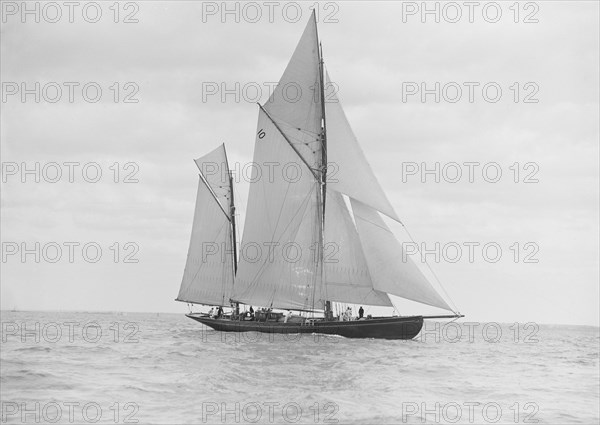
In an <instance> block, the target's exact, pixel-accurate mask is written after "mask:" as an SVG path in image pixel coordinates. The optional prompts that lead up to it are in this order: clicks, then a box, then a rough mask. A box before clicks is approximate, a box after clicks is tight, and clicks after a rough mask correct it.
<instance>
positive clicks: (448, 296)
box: [401, 223, 460, 314]
mask: <svg viewBox="0 0 600 425" xmlns="http://www.w3.org/2000/svg"><path fill="white" fill-rule="evenodd" d="M401 224H402V227H404V231H405V232H406V234H407V235H408V237H409V238H410V240H411V242H412V243H414V244H415V245H417V242H415V240H414V238H413V237H412V235H411V234H410V232H409V231H408V229H407V228H406V226H405V225H404V223H401ZM417 250H419V253H420V252H421V250H420V249H419V247H418V245H417ZM424 260H425V261H424V262H425V265H427V268H428V269H429V271H430V272H431V274H432V275H433V277H434V278H435V280H436V281H437V283H438V285H440V288H442V291H444V294H445V295H446V297H447V298H448V301H450V303H451V304H452V307H454V309H453V310H452V311H453V312H454V313H457V314H460V312H459V311H458V307H457V305H456V303H455V302H454V300H453V299H452V297H451V296H450V294H448V291H446V288H444V285H442V282H441V281H440V279H439V278H438V276H437V274H436V273H435V272H434V271H433V268H432V267H431V266H430V265H429V263H428V262H427V258H424Z"/></svg>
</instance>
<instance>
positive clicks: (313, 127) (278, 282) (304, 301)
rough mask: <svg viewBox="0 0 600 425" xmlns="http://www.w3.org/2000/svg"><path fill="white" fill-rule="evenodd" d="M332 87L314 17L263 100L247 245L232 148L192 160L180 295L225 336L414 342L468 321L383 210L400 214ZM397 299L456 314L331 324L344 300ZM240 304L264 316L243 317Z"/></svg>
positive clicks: (384, 303)
mask: <svg viewBox="0 0 600 425" xmlns="http://www.w3.org/2000/svg"><path fill="white" fill-rule="evenodd" d="M329 87H331V80H330V78H329V75H328V73H327V72H326V71H325V69H324V63H323V58H322V49H321V45H320V43H319V38H318V33H317V23H316V16H315V14H314V12H313V15H312V17H311V19H310V20H309V22H308V24H307V26H306V28H305V30H304V32H303V34H302V37H301V39H300V42H299V43H298V45H297V47H296V50H295V51H294V53H293V55H292V58H291V60H290V62H289V64H288V66H287V68H286V69H285V72H284V74H283V76H282V77H281V80H280V81H279V83H278V85H277V86H276V88H275V89H274V91H273V93H272V95H271V97H270V98H269V100H268V101H267V102H266V103H265V104H264V105H260V104H259V111H258V126H257V130H256V139H255V146H254V159H253V164H254V167H253V173H252V177H251V179H250V191H249V197H248V205H247V210H246V217H245V225H244V230H243V236H242V240H241V243H239V244H238V242H237V233H236V232H237V230H236V213H235V202H234V182H233V175H232V172H231V171H230V169H229V165H228V161H227V154H226V150H225V145H221V146H219V147H218V148H216V149H215V150H213V151H212V152H210V153H208V154H207V155H205V156H203V157H201V158H199V159H196V160H195V162H196V165H197V166H198V168H199V170H200V173H199V182H198V190H197V196H196V207H195V213H194V219H193V226H192V235H191V240H190V246H189V251H188V256H187V262H186V265H185V271H184V275H183V279H182V282H181V288H180V290H179V294H178V296H177V299H176V300H177V301H181V302H186V303H189V304H199V305H205V306H214V307H218V308H219V314H216V315H215V314H207V313H190V314H188V315H187V316H188V317H190V318H191V319H193V320H196V321H198V322H200V323H202V324H204V325H206V326H209V327H211V328H213V329H215V330H218V331H227V332H266V333H320V334H333V335H341V336H344V337H349V338H385V339H411V338H414V337H415V336H416V335H417V334H418V333H419V332H420V331H421V328H422V326H423V320H424V318H456V317H462V316H461V315H460V313H459V312H458V311H456V310H455V309H453V308H451V307H450V305H449V304H448V303H447V302H446V300H445V299H444V298H443V297H442V296H441V295H440V294H439V293H438V291H436V289H435V288H434V287H433V285H432V284H431V283H430V282H429V280H428V279H427V278H426V277H425V276H424V274H423V273H422V272H421V271H420V269H419V268H418V267H417V266H416V265H415V264H414V262H413V261H412V260H411V259H410V258H404V256H403V250H402V247H401V245H400V243H399V242H398V240H397V239H396V237H395V236H394V234H393V233H392V232H391V231H390V229H389V227H388V226H387V225H386V223H385V221H384V220H383V218H382V215H385V216H387V217H389V218H390V219H392V220H395V221H397V222H400V219H399V218H398V215H397V214H396V212H395V211H394V208H393V207H392V205H391V203H390V202H389V200H388V198H387V196H386V195H385V193H384V191H383V189H382V188H381V186H380V184H379V183H378V181H377V178H376V177H375V174H374V173H373V170H372V169H371V167H370V165H369V163H368V162H367V160H366V158H365V155H364V154H363V151H362V149H361V147H360V145H359V144H358V141H357V139H356V137H355V136H354V133H353V131H352V129H351V128H350V124H349V123H348V120H347V119H346V116H345V114H344V111H343V109H342V106H341V103H340V101H339V99H338V98H337V95H336V94H335V93H334V92H333V91H332V90H328V88H329ZM400 223H401V222H400ZM390 295H393V296H397V297H401V298H404V299H408V300H411V301H414V302H417V303H422V304H426V305H429V306H434V307H437V308H440V309H443V310H446V311H448V312H450V313H451V314H443V315H439V316H408V317H402V316H392V317H372V316H367V317H362V318H360V320H359V319H354V318H353V319H352V320H343V319H344V317H343V316H342V317H334V310H335V309H338V308H339V307H340V306H345V305H346V304H355V305H361V306H362V305H365V306H381V307H393V304H392V301H391V299H390ZM240 305H242V306H244V305H245V306H246V307H245V308H247V307H248V306H253V308H256V309H257V311H256V313H255V314H252V315H250V314H248V313H247V312H245V313H243V314H240ZM223 307H225V308H229V307H231V308H232V312H231V314H221V312H222V308H223ZM259 308H260V309H259ZM278 310H279V311H281V310H288V311H294V312H296V313H297V314H296V315H290V314H287V315H284V314H283V313H281V312H277V311H278ZM346 318H347V317H346Z"/></svg>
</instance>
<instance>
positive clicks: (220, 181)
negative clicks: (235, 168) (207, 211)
mask: <svg viewBox="0 0 600 425" xmlns="http://www.w3.org/2000/svg"><path fill="white" fill-rule="evenodd" d="M194 162H195V163H196V165H197V166H198V169H199V170H200V173H201V175H202V177H204V180H205V181H206V182H207V183H208V186H209V187H210V189H211V190H212V192H213V193H214V194H215V196H216V198H217V199H218V201H219V203H220V204H221V207H222V208H223V211H224V212H225V214H226V215H227V217H229V218H231V217H230V215H231V208H230V202H231V201H230V199H231V197H230V191H231V188H230V185H229V166H228V164H227V154H226V153H225V144H222V145H221V146H219V147H218V148H216V149H215V150H213V151H212V152H210V153H208V154H206V155H204V156H203V157H201V158H198V159H195V160H194Z"/></svg>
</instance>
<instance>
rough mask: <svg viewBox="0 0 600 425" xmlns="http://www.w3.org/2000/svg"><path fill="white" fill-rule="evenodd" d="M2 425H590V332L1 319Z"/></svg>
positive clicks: (170, 318)
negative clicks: (367, 330) (311, 330)
mask: <svg viewBox="0 0 600 425" xmlns="http://www.w3.org/2000/svg"><path fill="white" fill-rule="evenodd" d="M1 319H2V345H1V386H0V389H1V394H0V396H1V397H0V398H1V404H2V406H1V410H2V423H83V424H87V423H144V424H145V423H159V424H186V423H190V424H192V423H193V424H202V423H210V424H225V423H324V424H326V423H372V424H375V423H376V424H379V423H382V424H383V423H477V424H487V423H552V424H554V423H556V424H558V423H560V424H563V423H584V424H592V423H598V422H599V420H600V418H599V413H598V406H599V403H600V397H599V386H600V380H599V361H598V356H599V344H600V340H599V329H598V328H597V327H586V326H558V325H537V324H535V323H514V324H497V323H476V322H468V321H464V320H463V321H462V322H460V323H459V322H453V323H452V324H444V323H441V324H440V323H436V322H426V326H425V328H424V330H423V332H422V333H421V334H420V335H419V336H418V337H417V338H415V339H414V340H411V341H386V340H369V339H346V338H341V337H331V336H328V337H324V336H322V335H267V334H258V333H244V334H234V333H218V332H215V331H212V330H210V329H208V328H206V327H204V326H202V325H201V324H199V323H197V322H195V321H193V320H190V319H188V318H186V317H185V316H183V315H173V314H132V313H129V314H124V313H49V312H9V311H3V312H2V314H1Z"/></svg>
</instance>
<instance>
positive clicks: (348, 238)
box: [321, 190, 392, 306]
mask: <svg viewBox="0 0 600 425" xmlns="http://www.w3.org/2000/svg"><path fill="white" fill-rule="evenodd" d="M325 214H326V216H325V223H326V226H325V243H324V257H323V267H324V269H325V270H324V282H325V284H324V285H323V294H322V295H321V299H322V300H329V301H337V302H342V303H353V304H366V305H380V306H392V303H391V301H390V299H389V297H388V296H387V294H386V293H385V292H381V291H378V290H376V289H375V288H374V287H373V282H372V280H371V273H370V272H369V267H368V264H367V260H366V258H365V254H364V253H363V248H362V245H361V243H360V239H359V236H358V233H357V231H356V228H355V227H354V223H353V222H352V218H351V217H350V212H349V211H348V208H347V207H346V204H345V202H344V199H343V197H342V195H341V194H340V193H338V192H336V191H329V190H328V192H327V208H326V213H325Z"/></svg>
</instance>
